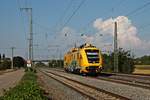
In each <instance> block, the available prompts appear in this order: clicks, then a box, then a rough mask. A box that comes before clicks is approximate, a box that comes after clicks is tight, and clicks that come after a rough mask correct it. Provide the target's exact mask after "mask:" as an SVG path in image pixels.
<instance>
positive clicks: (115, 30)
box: [114, 22, 118, 73]
mask: <svg viewBox="0 0 150 100" xmlns="http://www.w3.org/2000/svg"><path fill="white" fill-rule="evenodd" d="M114 72H116V73H117V72H118V42H117V22H115V26H114Z"/></svg>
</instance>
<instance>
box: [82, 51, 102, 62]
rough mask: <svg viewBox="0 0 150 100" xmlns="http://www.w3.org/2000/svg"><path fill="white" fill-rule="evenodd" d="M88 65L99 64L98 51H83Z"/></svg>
mask: <svg viewBox="0 0 150 100" xmlns="http://www.w3.org/2000/svg"><path fill="white" fill-rule="evenodd" d="M85 52H86V55H87V59H88V62H89V63H99V59H100V57H99V50H92V49H89V50H85Z"/></svg>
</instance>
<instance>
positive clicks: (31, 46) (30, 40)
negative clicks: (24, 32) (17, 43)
mask: <svg viewBox="0 0 150 100" xmlns="http://www.w3.org/2000/svg"><path fill="white" fill-rule="evenodd" d="M20 9H21V10H25V11H28V12H29V15H30V17H29V20H30V26H29V29H30V33H29V55H28V60H30V61H31V64H32V61H33V27H32V24H33V22H32V8H20Z"/></svg>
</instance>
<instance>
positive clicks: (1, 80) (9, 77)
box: [0, 69, 24, 96]
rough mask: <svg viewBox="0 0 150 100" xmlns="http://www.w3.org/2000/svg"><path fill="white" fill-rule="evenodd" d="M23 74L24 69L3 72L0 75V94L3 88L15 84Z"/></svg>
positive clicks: (7, 88) (2, 92)
mask: <svg viewBox="0 0 150 100" xmlns="http://www.w3.org/2000/svg"><path fill="white" fill-rule="evenodd" d="M23 75H24V69H19V70H16V71H12V72H8V73H4V74H2V75H0V96H2V95H3V94H4V90H9V88H13V87H14V86H16V85H17V83H18V82H19V81H20V80H21V78H22V76H23Z"/></svg>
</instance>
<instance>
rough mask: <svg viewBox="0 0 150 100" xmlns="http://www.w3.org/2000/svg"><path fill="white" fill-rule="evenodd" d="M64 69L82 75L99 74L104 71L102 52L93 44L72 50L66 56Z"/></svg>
mask: <svg viewBox="0 0 150 100" xmlns="http://www.w3.org/2000/svg"><path fill="white" fill-rule="evenodd" d="M64 69H65V71H68V72H75V73H80V74H88V73H99V72H101V70H102V55H101V52H100V50H99V49H98V48H96V47H95V46H93V45H91V44H84V45H81V46H80V47H77V48H72V49H71V50H70V51H69V52H67V53H66V54H65V56H64Z"/></svg>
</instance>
